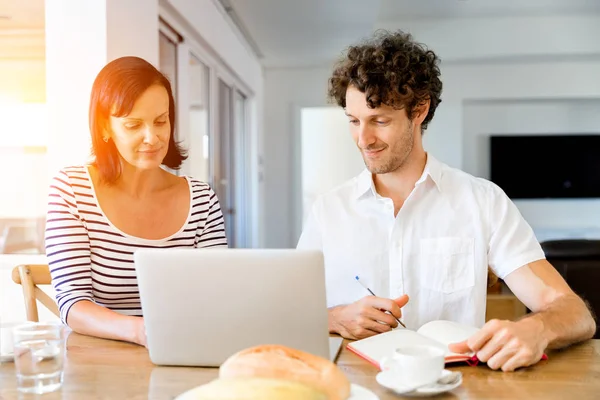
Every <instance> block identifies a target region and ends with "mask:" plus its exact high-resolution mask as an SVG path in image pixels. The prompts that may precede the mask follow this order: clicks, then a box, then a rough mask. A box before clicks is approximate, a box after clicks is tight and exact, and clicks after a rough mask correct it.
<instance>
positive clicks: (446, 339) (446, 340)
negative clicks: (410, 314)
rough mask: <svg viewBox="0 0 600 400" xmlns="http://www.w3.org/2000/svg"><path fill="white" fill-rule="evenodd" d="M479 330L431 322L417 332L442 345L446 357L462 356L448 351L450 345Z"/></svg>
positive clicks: (466, 326) (448, 322) (454, 323)
mask: <svg viewBox="0 0 600 400" xmlns="http://www.w3.org/2000/svg"><path fill="white" fill-rule="evenodd" d="M478 330H479V329H478V328H475V327H472V326H468V325H462V324H459V323H457V322H453V321H443V320H442V321H431V322H428V323H426V324H425V325H423V326H422V327H420V328H419V330H417V332H418V333H419V334H421V335H422V336H425V337H427V338H431V339H433V340H436V341H437V342H439V343H442V344H443V345H444V349H445V351H446V352H447V354H446V357H456V356H464V355H462V354H461V355H459V354H456V353H452V352H450V351H449V350H448V345H449V344H450V343H458V342H462V341H463V340H466V339H468V338H469V337H471V335H473V334H474V333H476V332H477V331H478Z"/></svg>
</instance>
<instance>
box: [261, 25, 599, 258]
mask: <svg viewBox="0 0 600 400" xmlns="http://www.w3.org/2000/svg"><path fill="white" fill-rule="evenodd" d="M513 23H514V25H512V24H513ZM378 27H384V28H389V29H398V28H404V29H405V30H406V29H408V30H410V31H411V32H412V33H413V34H414V36H415V38H416V39H417V41H421V42H425V43H426V44H427V45H428V47H429V48H431V49H432V50H434V51H436V52H437V53H439V54H440V56H442V60H445V61H442V64H441V70H442V81H443V84H444V89H443V95H442V103H441V105H440V107H439V108H438V110H437V112H436V115H435V118H434V119H433V121H432V123H431V124H430V126H429V128H428V130H427V131H426V132H425V136H424V146H425V148H426V149H427V150H428V151H429V152H431V153H432V154H433V155H435V156H436V157H437V158H439V159H440V160H441V161H443V162H446V163H447V164H449V165H451V166H454V167H458V168H463V167H464V166H465V165H469V163H471V162H472V161H471V159H470V155H469V154H466V153H465V152H464V149H465V144H464V143H465V141H466V140H469V139H468V138H466V137H465V136H464V135H463V134H464V129H465V127H464V121H463V118H464V117H465V104H470V103H473V102H474V101H542V100H549V99H554V100H560V101H563V100H564V101H566V102H567V103H569V102H570V101H572V100H573V99H578V100H593V99H600V72H599V71H600V42H598V41H597V40H596V39H595V38H598V37H600V18H599V17H590V16H580V17H572V16H569V17H566V16H565V17H552V18H550V17H528V18H510V19H506V18H503V19H486V20H485V21H481V20H479V19H478V20H475V19H467V20H448V21H444V20H437V21H413V22H406V21H404V22H396V23H386V24H380V25H379V26H378ZM330 72H331V69H330V68H329V67H328V66H327V67H323V68H312V69H273V70H271V69H267V70H266V84H265V88H266V89H265V96H266V98H267V102H266V103H265V105H266V107H267V110H269V113H268V115H267V116H266V119H265V135H266V137H265V143H266V151H265V155H266V157H267V158H266V159H265V165H266V168H267V175H266V176H267V182H266V188H265V191H266V196H267V198H266V204H267V206H268V209H269V214H270V217H271V219H270V220H267V225H266V226H267V229H268V232H269V235H268V236H267V244H268V245H277V246H280V247H287V246H294V245H295V244H296V241H297V238H298V235H299V232H300V230H299V229H298V224H297V222H296V221H297V220H298V215H301V207H299V206H298V204H297V203H298V200H297V199H298V198H301V195H300V193H298V192H297V186H299V185H298V183H297V182H299V181H300V179H301V178H300V176H299V174H300V172H299V171H300V167H299V165H300V163H299V162H298V160H297V157H296V158H295V157H293V156H294V154H295V152H296V151H297V150H296V148H297V137H298V136H299V132H300V128H299V127H300V121H299V119H300V118H299V117H298V116H296V115H299V111H298V109H297V106H298V105H300V106H304V107H309V106H322V105H324V103H325V100H326V97H325V95H326V91H327V79H328V77H329V73H330ZM560 104H563V105H564V104H566V103H560ZM569 107H571V108H572V105H569ZM467 112H468V110H467ZM535 118H537V119H542V118H544V115H543V114H540V115H537V116H536V117H535ZM521 122H522V121H521ZM517 123H520V122H519V121H517ZM279 149H281V150H279ZM584 203H586V207H578V206H575V207H571V208H569V209H568V213H567V212H565V207H566V206H565V205H564V204H562V205H561V202H560V201H550V202H549V203H545V204H544V206H543V207H541V206H539V207H538V206H532V207H530V206H528V205H525V204H518V206H519V207H520V209H521V211H522V213H523V215H524V216H525V218H526V219H528V220H531V221H532V224H533V225H534V228H536V234H538V236H539V237H538V238H545V237H549V236H555V237H560V236H568V235H575V234H577V235H579V234H582V233H581V232H582V230H584V229H585V226H583V225H578V222H577V221H583V219H584V218H585V216H586V215H590V212H592V214H591V215H596V213H598V211H596V208H595V207H596V205H595V204H590V203H587V202H584ZM581 204H583V203H581ZM573 209H575V210H576V213H577V217H575V218H574V217H573V214H572V211H573ZM294 210H295V211H294ZM290 213H295V214H294V215H290ZM300 219H301V217H300ZM542 221H543V226H542ZM571 221H576V222H575V224H572V225H573V226H571V227H570V228H568V230H567V228H566V225H567V224H570V223H571ZM538 223H539V225H538ZM586 226H587V224H586ZM546 227H551V228H552V231H551V232H548V231H544V229H545V228H546ZM573 232H577V233H575V234H574V233H573ZM586 232H587V231H586ZM588 233H589V232H588Z"/></svg>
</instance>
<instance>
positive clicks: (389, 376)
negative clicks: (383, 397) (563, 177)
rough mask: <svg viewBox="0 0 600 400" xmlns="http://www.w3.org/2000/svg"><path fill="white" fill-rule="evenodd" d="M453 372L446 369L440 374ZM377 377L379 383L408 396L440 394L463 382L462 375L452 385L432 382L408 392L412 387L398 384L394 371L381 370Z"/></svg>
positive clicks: (444, 374)
mask: <svg viewBox="0 0 600 400" xmlns="http://www.w3.org/2000/svg"><path fill="white" fill-rule="evenodd" d="M451 373H452V372H450V371H448V370H447V369H445V370H444V371H443V372H442V375H441V376H440V378H441V377H444V376H447V375H449V374H451ZM375 379H376V380H377V383H379V384H380V385H381V386H383V387H385V388H387V389H390V390H392V391H394V392H397V393H398V394H401V395H402V396H408V397H427V396H433V395H436V394H440V393H444V392H448V391H450V390H453V389H456V388H457V387H459V386H460V385H461V384H462V377H461V378H460V379H459V381H458V382H456V383H453V384H450V385H440V384H438V383H432V384H430V385H427V386H423V387H420V388H418V389H415V390H413V391H411V392H406V391H407V390H410V388H409V387H406V386H404V385H402V384H398V383H397V380H396V378H395V376H394V373H393V372H392V371H383V372H380V373H378V374H377V377H376V378H375Z"/></svg>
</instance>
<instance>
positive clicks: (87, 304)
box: [67, 301, 146, 346]
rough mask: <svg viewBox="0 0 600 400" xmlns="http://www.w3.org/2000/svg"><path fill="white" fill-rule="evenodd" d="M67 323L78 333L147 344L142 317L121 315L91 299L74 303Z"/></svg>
mask: <svg viewBox="0 0 600 400" xmlns="http://www.w3.org/2000/svg"><path fill="white" fill-rule="evenodd" d="M67 323H68V324H69V327H71V329H73V330H74V331H75V332H77V333H81V334H84V335H90V336H96V337H101V338H105V339H115V340H123V341H126V342H132V343H137V344H140V345H142V346H146V332H145V329H144V319H143V318H142V317H130V316H127V315H121V314H119V313H117V312H115V311H112V310H109V309H108V308H106V307H102V306H99V305H98V304H96V303H92V302H91V301H79V302H77V303H76V304H74V305H73V306H72V307H71V310H70V311H69V316H68V321H67Z"/></svg>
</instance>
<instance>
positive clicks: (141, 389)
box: [0, 333, 600, 400]
mask: <svg viewBox="0 0 600 400" xmlns="http://www.w3.org/2000/svg"><path fill="white" fill-rule="evenodd" d="M344 345H345V343H344ZM549 356H550V360H549V361H544V362H541V363H540V364H538V365H536V366H534V367H531V368H528V369H522V370H519V371H517V372H514V373H503V372H498V371H492V370H490V369H489V368H487V367H485V366H479V367H467V366H461V367H452V369H453V370H459V371H462V373H463V384H462V385H461V386H460V387H459V388H456V389H455V390H453V391H452V392H450V393H447V394H444V395H440V396H437V397H435V399H561V400H562V399H567V398H569V399H577V400H586V399H599V398H600V340H590V341H588V342H585V343H582V344H579V345H576V346H573V347H571V348H569V349H567V350H563V351H560V352H550V353H549ZM337 364H338V366H339V367H340V368H341V369H342V371H344V373H345V374H346V375H347V376H348V378H349V379H350V381H351V382H353V383H356V384H359V385H362V386H365V387H367V388H369V389H371V390H372V391H373V392H375V393H376V394H377V395H378V396H379V397H380V399H381V400H387V399H398V398H401V397H400V396H396V395H395V394H393V393H391V392H389V391H388V390H387V389H385V388H383V387H381V386H379V384H377V382H376V381H375V375H376V374H377V372H378V371H377V370H376V369H375V368H374V367H373V366H371V365H370V364H368V363H367V362H365V361H363V360H362V359H360V358H358V357H357V356H355V355H354V354H352V353H350V352H349V351H347V350H345V347H344V349H343V350H342V352H341V353H340V356H339V358H338V362H337ZM217 373H218V370H217V369H216V368H186V367H158V366H155V365H153V364H152V363H151V362H150V359H149V357H148V353H147V351H146V349H145V348H143V347H140V346H136V345H132V344H129V343H122V342H116V341H110V340H104V339H97V338H91V337H88V336H82V335H79V334H76V333H71V334H70V335H69V337H68V339H67V358H66V362H65V375H64V384H63V387H62V389H61V390H59V391H57V392H54V393H50V394H46V395H44V396H35V395H26V394H19V393H18V392H17V390H16V377H15V369H14V364H13V363H3V364H1V365H0V399H6V400H8V399H24V400H25V399H41V400H54V399H65V400H67V399H68V400H71V399H77V400H80V399H86V400H87V399H127V400H134V399H173V398H175V397H176V396H177V395H179V394H180V393H182V392H184V391H186V390H188V389H191V388H193V387H195V386H198V385H201V384H204V383H207V382H209V381H211V380H212V379H214V378H215V377H216V376H217Z"/></svg>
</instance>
